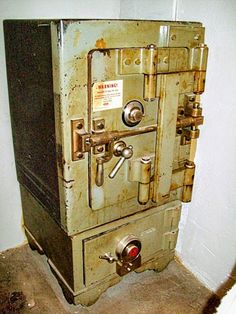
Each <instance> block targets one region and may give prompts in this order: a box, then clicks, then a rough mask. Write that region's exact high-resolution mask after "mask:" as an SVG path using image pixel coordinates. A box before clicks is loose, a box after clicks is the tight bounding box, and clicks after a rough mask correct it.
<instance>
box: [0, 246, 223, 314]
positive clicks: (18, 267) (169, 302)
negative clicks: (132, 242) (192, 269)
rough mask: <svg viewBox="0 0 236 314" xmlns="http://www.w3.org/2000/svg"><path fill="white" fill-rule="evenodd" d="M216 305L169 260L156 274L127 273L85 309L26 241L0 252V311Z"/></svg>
mask: <svg viewBox="0 0 236 314" xmlns="http://www.w3.org/2000/svg"><path fill="white" fill-rule="evenodd" d="M218 303H219V300H218V298H217V297H215V296H214V295H212V293H211V292H210V291H209V290H208V289H206V288H205V287H204V286H202V285H201V284H200V283H199V281H198V280H196V278H195V277H194V276H193V275H192V274H190V273H189V272H188V271H187V270H186V269H185V268H184V267H183V266H182V265H180V264H179V263H177V262H176V261H173V262H171V263H170V264H169V266H168V267H167V268H166V269H165V270H164V271H163V272H161V273H156V272H154V271H146V272H143V273H141V274H136V273H134V272H133V273H130V274H129V275H127V276H125V277H124V278H123V280H122V281H121V282H120V283H119V284H117V285H116V286H113V287H111V288H109V289H108V290H107V291H106V292H105V293H104V294H103V295H102V296H101V297H100V299H99V300H98V301H97V302H96V303H95V304H94V305H92V306H90V307H87V308H84V307H82V306H80V305H79V306H74V305H69V304H68V303H67V302H66V300H65V298H64V296H63V294H62V292H61V289H60V287H59V285H58V283H57V281H56V279H55V278H54V276H53V275H52V273H51V271H50V269H49V266H48V264H47V262H46V257H45V256H41V255H39V254H38V253H37V252H35V251H31V249H30V248H29V247H28V245H25V246H22V247H19V248H16V249H13V250H8V251H6V252H3V253H0V313H40V314H46V313H53V314H54V313H55V314H63V313H79V314H80V313H81V314H85V313H93V314H106V313H108V314H109V313H112V314H115V313H122V314H132V313H149V314H152V313H159V314H185V313H188V314H197V313H203V314H210V313H214V309H215V306H216V305H218ZM6 304H8V305H7V309H6ZM4 308H5V310H4Z"/></svg>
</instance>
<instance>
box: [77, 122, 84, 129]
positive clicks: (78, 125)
mask: <svg viewBox="0 0 236 314" xmlns="http://www.w3.org/2000/svg"><path fill="white" fill-rule="evenodd" d="M82 128H83V124H82V123H81V122H79V123H78V124H77V129H79V130H81V129H82Z"/></svg>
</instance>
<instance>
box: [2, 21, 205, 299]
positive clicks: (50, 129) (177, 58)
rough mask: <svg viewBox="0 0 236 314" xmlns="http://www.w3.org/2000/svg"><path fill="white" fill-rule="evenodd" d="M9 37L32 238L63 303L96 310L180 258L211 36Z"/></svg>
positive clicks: (97, 28) (136, 29)
mask: <svg viewBox="0 0 236 314" xmlns="http://www.w3.org/2000/svg"><path fill="white" fill-rule="evenodd" d="M4 30H5V45H6V60H7V74H8V84H9V99H10V109H11V119H12V130H13V139H14V149H15V159H16V168H17V174H18V180H19V183H20V187H21V196H22V207H23V216H24V227H25V230H26V234H27V237H28V239H29V242H30V243H31V246H36V247H37V248H38V249H39V250H41V251H43V252H45V254H46V255H47V257H48V259H49V264H50V266H51V268H52V270H53V271H54V273H55V275H56V276H57V278H58V280H59V282H60V284H61V286H62V288H63V291H64V293H65V295H66V297H67V299H68V300H69V301H71V302H74V303H82V304H86V305H89V304H91V303H93V302H95V300H96V299H97V298H98V297H99V295H100V294H101V293H102V292H103V291H104V290H106V289H107V288H108V287H109V286H111V285H113V284H114V283H116V282H118V281H119V280H120V279H121V276H123V275H125V274H127V273H128V272H130V271H132V270H135V271H143V270H145V269H155V270H162V269H163V268H164V267H165V266H166V265H167V264H168V263H169V261H170V260H171V259H172V258H173V255H174V248H175V244H176V240H177V235H178V222H179V218H180V209H181V202H189V201H190V200H191V194H192V186H193V179H194V172H195V164H194V154H195V149H196V140H197V138H198V137H199V128H198V126H199V125H201V124H202V123H203V117H202V109H201V107H200V94H201V93H202V92H203V91H204V85H205V75H206V63H207V53H208V49H207V46H206V45H205V44H204V28H203V27H202V25H201V23H196V22H164V21H143V20H142V21H141V20H140V21H138V20H137V21H134V20H53V21H44V20H38V21H37V20H28V21H20V20H18V21H5V22H4ZM135 254H136V255H135ZM132 255H133V256H132Z"/></svg>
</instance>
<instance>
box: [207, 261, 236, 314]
mask: <svg viewBox="0 0 236 314" xmlns="http://www.w3.org/2000/svg"><path fill="white" fill-rule="evenodd" d="M235 283H236V264H235V265H234V267H233V269H232V271H231V273H230V275H229V278H228V279H227V280H226V281H225V282H224V283H222V284H221V285H220V287H219V288H218V289H217V291H216V293H215V294H213V295H212V296H211V297H210V298H209V300H208V301H207V303H206V305H205V307H204V309H203V312H202V314H213V313H217V312H216V311H217V308H218V306H219V305H220V303H221V301H222V300H223V298H224V296H225V295H226V294H227V292H228V291H229V290H230V289H231V288H232V287H233V286H234V285H235ZM220 313H224V314H235V313H233V312H231V311H230V309H229V312H228V311H226V312H220Z"/></svg>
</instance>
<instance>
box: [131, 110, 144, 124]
mask: <svg viewBox="0 0 236 314" xmlns="http://www.w3.org/2000/svg"><path fill="white" fill-rule="evenodd" d="M142 117H143V113H142V111H141V110H140V109H139V108H133V109H131V111H130V113H129V118H130V121H131V122H133V123H138V122H140V121H141V120H142Z"/></svg>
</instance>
